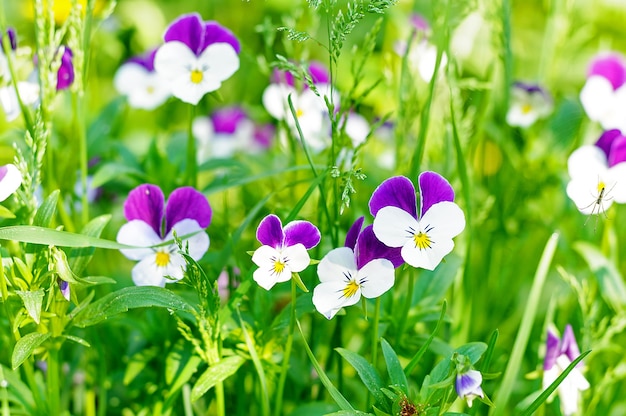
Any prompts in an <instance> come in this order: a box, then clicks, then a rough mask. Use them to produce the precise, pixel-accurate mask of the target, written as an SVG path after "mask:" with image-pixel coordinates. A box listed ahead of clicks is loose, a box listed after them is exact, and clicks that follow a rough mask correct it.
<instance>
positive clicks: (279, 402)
mask: <svg viewBox="0 0 626 416" xmlns="http://www.w3.org/2000/svg"><path fill="white" fill-rule="evenodd" d="M297 295H298V293H297V284H296V280H295V279H294V278H293V277H292V278H291V305H290V306H289V308H290V313H289V330H288V331H289V332H288V333H287V344H286V345H285V353H284V355H283V364H282V366H281V369H280V378H279V379H278V387H277V388H276V401H275V405H274V415H275V416H280V415H281V414H282V408H283V392H284V390H285V381H286V380H287V373H288V372H289V359H290V358H291V349H292V347H293V332H294V331H295V329H296V298H297Z"/></svg>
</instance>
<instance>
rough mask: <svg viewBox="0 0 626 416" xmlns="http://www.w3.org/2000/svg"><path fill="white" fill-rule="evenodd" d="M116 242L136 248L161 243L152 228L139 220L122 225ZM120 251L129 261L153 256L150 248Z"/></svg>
mask: <svg viewBox="0 0 626 416" xmlns="http://www.w3.org/2000/svg"><path fill="white" fill-rule="evenodd" d="M116 240H117V242H118V243H120V244H126V245H129V246H137V247H149V246H153V245H156V244H160V243H162V242H163V240H161V238H160V237H159V236H158V235H157V233H155V232H154V230H153V229H152V227H151V226H150V225H149V224H148V223H146V222H144V221H141V220H132V221H129V222H127V223H126V224H124V225H122V227H121V228H120V230H119V231H118V232H117V238H116ZM120 251H121V252H122V254H123V255H124V256H126V257H127V258H129V259H131V260H142V259H144V258H146V257H148V256H151V255H153V254H154V250H153V249H151V248H123V249H120Z"/></svg>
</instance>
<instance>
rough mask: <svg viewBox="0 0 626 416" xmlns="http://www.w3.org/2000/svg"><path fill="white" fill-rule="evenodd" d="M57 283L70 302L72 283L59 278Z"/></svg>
mask: <svg viewBox="0 0 626 416" xmlns="http://www.w3.org/2000/svg"><path fill="white" fill-rule="evenodd" d="M57 283H58V285H59V290H60V291H61V294H63V297H64V298H65V300H67V301H68V302H69V301H70V284H69V283H68V282H66V281H65V280H61V279H57Z"/></svg>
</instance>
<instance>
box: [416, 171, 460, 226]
mask: <svg viewBox="0 0 626 416" xmlns="http://www.w3.org/2000/svg"><path fill="white" fill-rule="evenodd" d="M418 180H419V185H420V207H421V213H422V214H421V216H423V215H424V214H425V213H426V211H428V209H429V208H430V207H431V206H433V205H435V204H437V203H439V202H443V201H450V202H454V190H453V189H452V186H450V183H449V182H448V181H447V180H446V178H444V177H443V176H441V175H440V174H438V173H436V172H429V171H427V172H422V173H421V174H420V176H419V179H418Z"/></svg>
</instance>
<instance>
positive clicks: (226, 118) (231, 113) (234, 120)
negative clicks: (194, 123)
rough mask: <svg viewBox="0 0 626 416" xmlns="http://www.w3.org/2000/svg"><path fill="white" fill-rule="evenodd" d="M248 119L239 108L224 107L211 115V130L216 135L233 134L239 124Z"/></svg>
mask: <svg viewBox="0 0 626 416" xmlns="http://www.w3.org/2000/svg"><path fill="white" fill-rule="evenodd" d="M247 118H248V115H247V114H246V112H245V111H244V110H243V108H241V107H226V108H221V109H219V110H216V111H214V112H213V114H211V121H212V122H213V130H214V131H215V132H216V133H226V134H233V133H235V130H237V125H238V124H239V122H241V121H243V120H245V119H247Z"/></svg>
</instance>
